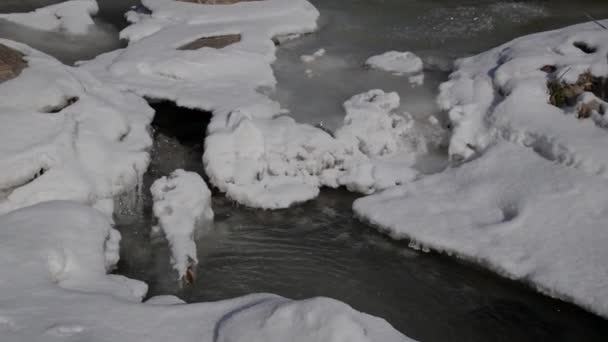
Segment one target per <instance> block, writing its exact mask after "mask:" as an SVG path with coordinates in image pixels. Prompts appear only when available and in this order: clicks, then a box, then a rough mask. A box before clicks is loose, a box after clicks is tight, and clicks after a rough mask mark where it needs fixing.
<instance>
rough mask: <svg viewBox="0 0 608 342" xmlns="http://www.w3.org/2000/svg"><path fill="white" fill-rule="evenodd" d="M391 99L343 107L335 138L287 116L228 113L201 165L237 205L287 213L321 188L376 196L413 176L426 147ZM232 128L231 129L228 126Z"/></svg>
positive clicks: (375, 93)
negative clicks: (271, 116) (224, 126)
mask: <svg viewBox="0 0 608 342" xmlns="http://www.w3.org/2000/svg"><path fill="white" fill-rule="evenodd" d="M398 106H399V96H398V95H397V94H396V93H385V92H383V91H382V90H372V91H369V92H366V93H363V94H360V95H356V96H354V97H353V98H352V99H350V100H348V101H346V102H345V105H344V107H345V110H346V112H347V115H346V117H345V119H344V126H343V127H341V128H340V129H338V130H337V131H336V134H335V137H334V136H332V135H330V134H329V133H327V132H325V131H323V130H322V129H319V128H316V127H313V126H310V125H306V124H298V123H296V122H295V121H294V120H293V119H292V118H290V117H288V116H279V117H276V118H274V119H255V118H250V117H248V116H246V115H244V114H242V113H234V112H233V113H232V114H231V115H230V116H229V121H230V123H229V125H228V126H231V127H233V128H231V129H222V130H217V131H216V133H214V134H211V135H210V136H208V137H207V140H206V143H207V145H209V146H215V148H213V149H212V148H207V149H206V151H205V154H204V159H203V161H204V164H205V167H206V171H207V174H208V175H209V177H210V180H211V182H212V183H213V184H215V185H216V186H218V187H219V189H220V190H221V191H224V192H226V194H227V195H228V196H229V197H231V198H232V199H234V200H236V201H237V202H239V203H242V204H245V205H248V206H251V207H258V208H265V209H277V208H286V207H288V206H290V205H292V204H294V203H298V202H303V201H306V200H310V199H312V198H315V197H316V196H317V195H318V193H319V188H320V187H322V186H329V187H337V186H340V185H346V186H348V187H349V189H351V190H353V191H360V192H364V193H372V192H374V191H377V190H380V189H384V188H387V187H389V186H394V185H398V184H402V183H404V182H406V181H410V180H412V179H414V178H415V177H416V176H417V172H416V171H414V170H413V169H412V168H411V167H412V166H413V164H414V162H415V160H416V155H418V154H420V153H424V152H426V145H427V143H426V140H425V138H424V137H423V136H421V135H420V134H418V133H417V132H416V129H417V127H416V126H415V125H414V124H413V119H412V118H411V117H408V116H401V115H397V114H395V113H394V110H395V109H396V108H397V107H398ZM232 122H234V123H232Z"/></svg>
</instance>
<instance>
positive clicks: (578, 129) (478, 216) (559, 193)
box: [354, 21, 608, 317]
mask: <svg viewBox="0 0 608 342" xmlns="http://www.w3.org/2000/svg"><path fill="white" fill-rule="evenodd" d="M604 23H605V24H608V21H605V22H604ZM607 55H608V34H607V31H606V30H604V29H602V28H600V27H599V26H598V25H597V24H595V23H589V24H582V25H577V26H573V27H568V28H565V29H561V30H556V31H551V32H545V33H540V34H535V35H531V36H527V37H523V38H519V39H516V40H514V41H512V42H510V43H507V44H505V45H502V46H500V47H498V48H495V49H493V50H490V51H488V52H486V53H482V54H480V55H478V56H474V57H470V58H465V59H462V60H460V61H458V62H457V69H456V71H455V72H454V73H453V74H452V75H451V76H450V80H449V81H448V82H446V83H444V84H442V85H441V94H440V96H439V103H440V105H441V106H442V107H443V108H444V109H445V110H447V111H448V113H449V117H450V120H451V122H452V123H453V126H454V128H453V134H452V137H451V141H450V146H449V153H450V156H451V157H452V160H453V161H454V166H453V167H451V168H449V169H448V170H446V171H445V172H443V173H440V174H436V175H432V176H428V177H425V178H422V179H420V180H418V181H416V182H412V183H409V184H405V185H403V186H400V187H396V188H392V189H389V190H386V191H385V192H383V193H380V194H377V195H373V196H370V197H366V198H363V199H360V200H358V201H356V202H355V204H354V210H355V211H356V213H357V214H358V215H359V216H361V217H362V218H364V219H366V220H369V221H370V222H371V223H373V224H375V225H377V226H378V227H380V228H381V229H382V230H385V231H386V232H387V233H388V234H390V235H391V236H393V237H395V238H408V239H411V240H412V245H413V246H418V245H422V246H424V247H425V248H429V247H430V248H433V249H435V250H439V251H445V252H447V253H455V254H457V255H459V256H462V257H464V258H467V259H470V260H473V261H475V262H478V263H480V264H482V265H486V266H488V267H490V268H492V269H494V270H496V271H498V272H500V273H502V274H504V275H506V276H508V277H511V278H514V279H519V280H523V281H525V282H529V283H531V284H533V285H534V286H536V287H538V288H539V289H540V290H541V291H543V292H546V293H548V294H550V295H553V296H556V297H558V298H561V299H564V300H567V301H571V302H573V303H576V304H578V305H580V306H582V307H584V308H587V309H589V310H591V311H593V312H595V313H597V314H599V315H602V316H604V317H608V266H607V265H608V251H607V250H606V248H605V246H606V243H608V229H606V227H607V226H606V222H607V221H608V197H606V195H605V194H606V193H607V192H608V181H607V180H606V175H607V173H606V170H608V165H607V162H608V153H606V148H605V147H606V146H608V132H607V131H606V127H605V126H604V125H603V124H602V123H603V122H604V121H603V118H602V114H601V113H600V112H601V111H602V110H601V106H602V105H605V102H604V101H602V100H601V99H599V98H598V97H597V96H596V95H594V94H592V93H590V92H587V93H583V94H581V95H580V96H579V97H578V98H576V99H574V102H575V103H573V104H572V105H570V106H565V107H564V108H558V107H556V106H553V105H551V104H550V103H549V100H550V99H549V98H550V94H549V90H548V88H547V84H548V82H549V81H552V80H556V79H557V80H558V81H559V82H561V81H562V80H563V81H564V82H567V83H575V82H577V81H578V80H579V76H580V75H581V74H582V73H585V72H589V74H590V75H595V76H597V77H605V76H606V75H608V60H607V59H606V56H607ZM598 96H599V95H598ZM591 101H597V104H596V107H595V109H589V112H590V113H591V117H590V118H588V119H578V118H577V115H576V114H577V113H579V114H580V110H581V106H582V105H589V104H590V103H591ZM579 116H580V115H579Z"/></svg>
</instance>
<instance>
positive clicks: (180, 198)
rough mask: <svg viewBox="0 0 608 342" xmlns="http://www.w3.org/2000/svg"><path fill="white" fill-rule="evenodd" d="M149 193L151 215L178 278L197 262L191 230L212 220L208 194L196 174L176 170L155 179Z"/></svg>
mask: <svg viewBox="0 0 608 342" xmlns="http://www.w3.org/2000/svg"><path fill="white" fill-rule="evenodd" d="M150 192H151V193H152V197H153V200H154V206H153V210H154V215H155V216H156V217H157V219H158V222H159V225H160V228H161V229H162V230H163V232H164V233H165V236H166V237H167V240H168V241H169V245H170V246H171V254H172V260H173V262H172V263H173V267H174V268H175V270H176V271H177V272H178V274H179V278H180V279H182V278H184V277H185V276H186V273H187V271H188V269H189V268H191V267H193V265H194V264H196V263H198V258H197V256H196V255H197V254H196V244H195V243H194V240H193V235H194V230H195V229H196V227H197V226H199V225H204V224H205V223H208V222H209V221H211V220H213V209H212V208H211V191H209V188H208V187H207V184H206V183H205V181H204V180H203V179H202V178H201V176H199V175H198V174H197V173H195V172H188V171H184V170H181V169H179V170H175V171H174V172H173V173H171V175H169V177H161V178H159V179H157V180H156V181H155V182H154V183H153V184H152V187H151V188H150Z"/></svg>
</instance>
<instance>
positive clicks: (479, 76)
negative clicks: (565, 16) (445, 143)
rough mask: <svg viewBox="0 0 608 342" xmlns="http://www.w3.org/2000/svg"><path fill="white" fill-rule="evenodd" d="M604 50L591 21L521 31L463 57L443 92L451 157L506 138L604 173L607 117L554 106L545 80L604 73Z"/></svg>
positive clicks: (607, 65)
mask: <svg viewBox="0 0 608 342" xmlns="http://www.w3.org/2000/svg"><path fill="white" fill-rule="evenodd" d="M604 24H605V25H608V21H604ZM607 54H608V35H607V34H606V30H605V29H603V28H601V27H599V26H598V25H597V24H596V23H586V24H581V25H576V26H571V27H566V28H563V29H560V30H555V31H549V32H543V33H538V34H533V35H530V36H526V37H522V38H519V39H516V40H514V41H512V42H509V43H507V44H504V45H502V46H499V47H497V48H495V49H492V50H490V51H488V52H485V53H482V54H480V55H477V56H474V57H469V58H464V59H461V60H459V61H458V62H457V63H456V71H455V72H454V73H453V74H452V75H451V76H450V80H449V81H448V82H446V83H444V84H442V85H441V93H440V96H439V98H438V102H439V105H440V106H441V107H442V108H443V109H444V110H446V111H447V112H448V113H449V117H450V120H451V121H452V123H453V126H454V131H453V135H452V138H451V142H450V147H449V153H450V155H451V156H452V157H455V158H456V159H463V158H464V159H466V158H470V157H472V156H474V155H476V154H478V153H480V152H481V151H483V149H484V148H485V147H486V146H488V145H489V144H490V143H491V142H492V141H493V140H494V139H495V138H496V136H502V137H505V138H507V139H509V140H512V141H515V142H517V143H518V144H521V145H525V146H530V147H532V148H534V149H535V150H536V151H537V152H538V153H539V154H541V155H542V156H544V157H545V158H547V159H550V160H554V161H557V162H559V163H562V164H564V165H567V166H571V167H575V168H579V169H581V170H583V171H585V172H587V173H591V174H602V175H606V174H607V173H606V171H607V170H608V154H607V153H606V152H605V149H604V146H606V145H607V144H608V134H606V129H605V127H604V126H603V125H602V122H603V121H602V120H579V119H577V117H576V115H574V112H575V110H574V109H573V108H558V107H555V106H553V105H551V104H550V103H549V98H550V93H549V89H548V86H547V85H548V82H549V81H552V80H559V81H564V82H569V83H574V82H576V81H577V80H578V78H579V76H580V75H581V74H583V73H585V72H589V73H590V74H591V75H594V76H598V77H604V78H605V77H606V76H607V75H608V60H607V59H606V55H607ZM583 99H584V97H581V99H580V100H579V102H580V101H581V100H583Z"/></svg>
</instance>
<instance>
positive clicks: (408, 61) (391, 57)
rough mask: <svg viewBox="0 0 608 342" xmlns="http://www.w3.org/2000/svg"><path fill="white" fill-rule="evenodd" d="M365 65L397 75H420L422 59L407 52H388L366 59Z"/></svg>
mask: <svg viewBox="0 0 608 342" xmlns="http://www.w3.org/2000/svg"><path fill="white" fill-rule="evenodd" d="M365 65H367V66H369V67H371V68H374V69H379V70H384V71H388V72H392V73H395V74H398V75H402V74H415V73H420V72H422V69H423V67H424V65H423V63H422V59H420V57H418V56H416V55H415V54H414V53H412V52H409V51H406V52H399V51H388V52H385V53H383V54H381V55H377V56H372V57H370V58H368V60H367V61H366V62H365Z"/></svg>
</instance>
